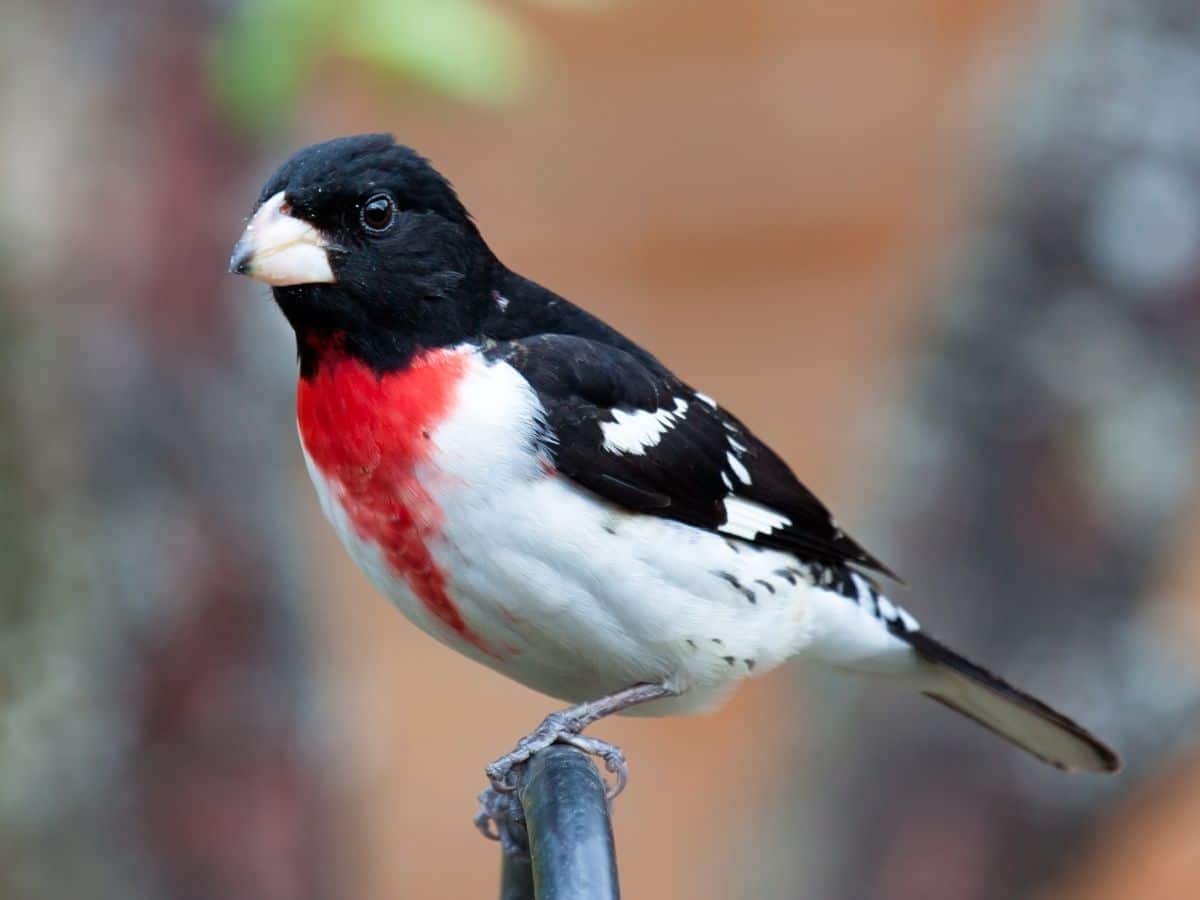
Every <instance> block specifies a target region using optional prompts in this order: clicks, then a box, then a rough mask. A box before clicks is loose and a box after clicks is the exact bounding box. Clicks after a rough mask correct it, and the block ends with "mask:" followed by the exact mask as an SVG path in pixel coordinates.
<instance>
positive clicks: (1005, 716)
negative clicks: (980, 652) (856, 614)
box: [903, 631, 1121, 772]
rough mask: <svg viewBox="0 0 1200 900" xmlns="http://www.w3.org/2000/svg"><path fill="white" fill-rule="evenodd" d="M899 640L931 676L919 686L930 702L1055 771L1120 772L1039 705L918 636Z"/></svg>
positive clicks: (1104, 752) (1101, 748) (1113, 757)
mask: <svg viewBox="0 0 1200 900" xmlns="http://www.w3.org/2000/svg"><path fill="white" fill-rule="evenodd" d="M903 638H904V640H905V641H906V642H907V643H909V644H911V645H912V648H913V649H914V650H915V651H916V652H917V654H918V655H919V656H920V657H921V658H922V660H923V661H924V662H926V663H928V664H929V665H930V666H931V667H932V669H933V671H934V675H935V677H934V679H933V680H932V681H931V683H930V684H929V685H927V686H925V687H924V693H925V695H926V696H927V697H929V698H930V699H932V700H936V701H937V702H938V703H941V704H943V705H945V706H948V707H950V708H951V709H953V710H954V711H955V712H958V713H961V714H962V715H964V716H967V717H968V718H971V719H974V720H975V721H976V722H978V723H979V724H980V725H982V726H984V727H985V728H987V729H990V730H991V731H993V732H995V733H996V734H998V735H999V736H1000V737H1002V738H1004V739H1005V740H1006V741H1009V742H1010V743H1012V744H1015V745H1016V746H1018V747H1020V748H1021V749H1022V750H1024V751H1026V752H1027V753H1031V754H1033V755H1034V756H1036V757H1037V758H1038V759H1040V760H1042V761H1043V762H1047V763H1049V764H1050V765H1052V766H1057V767H1058V768H1060V769H1067V770H1082V771H1086V772H1116V771H1118V770H1119V769H1120V768H1121V760H1120V758H1119V757H1118V756H1117V754H1116V753H1115V752H1114V751H1113V750H1112V748H1110V747H1109V746H1108V745H1106V744H1105V743H1104V742H1103V741H1101V740H1100V739H1099V738H1097V737H1096V736H1095V735H1093V734H1092V733H1091V732H1090V731H1088V730H1087V729H1086V728H1084V727H1083V726H1082V725H1080V724H1078V723H1077V722H1073V721H1072V720H1071V719H1069V718H1067V717H1066V716H1064V715H1063V714H1062V713H1060V712H1058V711H1057V710H1054V709H1051V708H1050V707H1049V706H1047V705H1046V704H1045V703H1043V702H1042V701H1040V700H1038V699H1036V698H1034V697H1031V696H1029V695H1028V694H1026V693H1024V692H1023V691H1019V690H1017V689H1016V688H1015V687H1013V686H1012V685H1011V684H1009V683H1008V682H1007V681H1005V680H1004V679H1003V678H1000V677H999V676H997V675H993V674H992V673H991V672H988V671H987V670H986V669H983V668H980V667H979V666H977V665H975V664H974V663H973V662H971V661H970V660H967V659H965V658H963V657H961V656H959V655H958V654H957V653H955V652H954V651H953V650H950V649H949V648H948V647H945V646H943V645H942V644H939V643H938V642H937V641H935V640H933V639H932V638H930V637H928V636H926V635H925V634H924V633H922V632H920V631H915V632H909V633H907V634H905V635H903Z"/></svg>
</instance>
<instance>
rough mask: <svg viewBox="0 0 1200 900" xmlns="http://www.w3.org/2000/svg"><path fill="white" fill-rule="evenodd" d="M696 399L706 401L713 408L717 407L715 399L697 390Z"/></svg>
mask: <svg viewBox="0 0 1200 900" xmlns="http://www.w3.org/2000/svg"><path fill="white" fill-rule="evenodd" d="M696 399H697V400H699V401H700V402H701V403H707V404H708V405H709V406H711V407H712V408H713V409H716V408H717V401H716V400H714V399H713V398H712V397H710V396H708V394H702V393H700V392H699V391H696Z"/></svg>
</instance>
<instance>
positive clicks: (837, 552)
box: [487, 334, 895, 577]
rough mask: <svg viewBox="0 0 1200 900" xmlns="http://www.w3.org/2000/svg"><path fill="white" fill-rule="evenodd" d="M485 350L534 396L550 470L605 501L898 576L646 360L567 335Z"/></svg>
mask: <svg viewBox="0 0 1200 900" xmlns="http://www.w3.org/2000/svg"><path fill="white" fill-rule="evenodd" d="M487 352H488V355H489V357H491V358H493V359H502V360H504V361H506V362H507V363H509V364H510V365H512V366H513V367H514V368H515V369H517V371H519V372H520V373H521V374H522V375H523V376H524V377H525V378H526V379H527V380H528V381H529V383H530V384H531V385H533V388H534V390H535V391H537V394H538V397H539V398H540V400H541V403H542V406H543V407H544V409H545V414H546V425H547V426H548V428H549V431H550V432H551V436H550V439H549V440H548V441H547V449H548V451H549V453H550V454H551V456H552V457H553V460H554V463H555V465H556V466H557V468H558V470H559V471H560V472H561V473H562V474H564V475H566V476H567V477H569V478H571V479H572V480H573V481H575V482H577V483H578V484H580V485H583V486H584V487H586V488H588V489H589V490H591V491H593V492H595V493H596V494H599V495H600V496H601V497H604V498H605V499H607V500H609V501H610V502H612V503H615V504H617V505H619V506H621V507H624V508H625V509H629V510H633V511H636V512H641V513H646V514H649V515H654V516H662V517H664V518H669V519H674V520H676V521H679V522H685V523H687V524H688V525H693V526H696V527H698V528H704V529H707V530H709V531H714V532H718V533H721V534H724V535H727V536H729V537H731V538H736V539H741V540H745V541H749V542H751V543H753V544H756V545H759V546H763V547H770V548H773V549H776V550H784V551H788V552H791V553H794V554H796V555H797V556H799V557H800V558H802V559H804V560H805V561H812V562H822V563H825V564H833V565H844V564H847V563H849V564H853V565H856V566H860V567H863V568H867V569H873V570H875V571H877V572H880V573H882V574H885V575H888V576H890V577H895V576H894V575H892V573H891V572H890V571H889V570H888V569H887V567H886V566H884V565H883V564H882V563H880V562H879V561H878V560H876V559H875V558H874V557H872V556H871V555H870V554H868V553H867V552H866V551H865V550H863V548H862V547H860V546H859V545H858V544H857V543H856V542H855V541H854V540H853V539H851V538H850V537H849V536H847V535H846V534H844V533H843V532H842V531H841V529H840V528H838V526H837V525H836V524H835V522H834V520H833V517H832V516H831V515H830V514H829V510H827V509H826V508H825V506H824V505H823V504H822V503H821V501H820V500H818V499H817V498H816V497H814V496H813V494H812V493H811V492H810V491H809V490H808V489H807V488H806V487H804V485H802V484H801V483H800V482H799V481H798V480H797V478H796V476H795V475H793V474H792V471H791V469H789V468H788V466H787V464H786V463H784V462H783V460H781V459H780V458H779V457H778V456H776V455H775V453H774V452H772V450H771V449H770V448H769V447H767V446H766V445H765V444H763V443H762V442H761V441H759V440H758V439H757V438H755V437H754V435H753V434H751V433H750V432H749V430H747V429H746V427H745V426H744V425H743V424H742V423H741V422H739V421H738V420H737V419H736V418H734V417H733V416H731V415H730V414H729V413H727V412H725V410H723V409H721V408H719V407H718V406H717V404H716V403H715V402H714V401H712V400H711V399H710V398H708V397H706V396H705V395H704V394H701V393H698V392H697V391H695V390H693V389H692V388H690V387H688V386H687V385H686V384H684V383H683V382H682V381H680V380H679V379H678V378H676V377H675V376H674V375H673V374H671V372H670V371H668V370H667V369H666V368H665V367H664V366H662V365H661V364H660V363H658V362H657V360H655V359H654V358H653V357H649V356H648V355H644V356H635V355H633V354H632V353H630V352H628V351H626V350H625V349H623V348H620V347H614V346H612V345H611V344H608V343H600V342H597V341H593V340H589V339H587V338H582V337H576V336H573V335H563V334H543V335H536V336H533V337H527V338H523V339H520V340H513V341H503V342H499V343H496V344H493V345H492V346H491V347H490V348H489V350H488V351H487Z"/></svg>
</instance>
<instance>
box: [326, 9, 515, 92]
mask: <svg viewBox="0 0 1200 900" xmlns="http://www.w3.org/2000/svg"><path fill="white" fill-rule="evenodd" d="M340 45H341V50H342V51H343V52H344V53H345V55H346V56H348V57H350V58H351V59H356V60H359V61H362V62H365V63H367V64H369V65H372V66H375V67H376V68H378V69H380V70H383V71H385V72H391V73H393V74H396V75H399V76H404V77H408V78H412V79H413V80H415V81H417V82H419V83H422V84H424V85H426V86H427V87H429V88H432V89H434V90H437V91H440V92H443V93H446V94H449V95H450V96H454V97H461V98H464V99H468V100H475V101H483V102H495V101H497V100H503V99H507V98H508V97H510V96H512V94H513V93H514V91H515V90H516V88H517V87H518V85H519V83H520V81H521V78H522V76H523V74H524V73H525V66H524V63H525V60H526V58H527V57H528V55H529V53H530V51H531V48H530V46H529V44H528V42H527V41H526V39H525V37H524V35H523V33H522V32H521V30H520V29H519V28H518V27H517V26H516V24H515V23H514V22H513V21H512V20H511V19H510V18H509V17H508V16H507V15H506V14H504V13H502V12H501V11H500V10H498V9H496V8H495V7H493V6H491V5H489V4H488V3H486V2H482V0H405V2H402V3H397V2H395V0H358V9H357V13H356V14H355V15H354V16H350V17H348V18H347V19H346V20H345V21H344V25H343V29H342V33H341V41H340Z"/></svg>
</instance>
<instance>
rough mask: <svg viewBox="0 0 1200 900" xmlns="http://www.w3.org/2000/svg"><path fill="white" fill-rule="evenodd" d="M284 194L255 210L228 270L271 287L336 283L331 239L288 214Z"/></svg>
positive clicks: (235, 248)
mask: <svg viewBox="0 0 1200 900" xmlns="http://www.w3.org/2000/svg"><path fill="white" fill-rule="evenodd" d="M283 193H284V192H283V191H280V192H279V193H278V194H276V195H275V196H273V197H271V198H270V199H268V200H264V201H263V204H262V206H260V207H259V208H258V211H257V212H255V213H254V216H253V217H252V218H251V219H250V224H249V225H247V226H246V230H245V231H244V232H243V233H242V237H241V239H240V240H239V241H238V242H237V246H235V247H234V248H233V255H232V256H231V257H230V258H229V271H230V272H233V273H234V274H237V275H247V276H249V277H250V278H253V279H255V280H256V281H261V282H263V283H265V284H269V285H271V286H272V287H287V286H289V285H296V284H333V283H334V282H335V281H336V280H337V279H335V278H334V277H333V269H332V268H330V265H329V243H328V241H326V240H325V237H324V236H323V235H322V234H321V232H319V231H317V229H316V228H314V227H313V226H312V225H309V224H308V223H307V222H305V221H303V220H302V219H297V218H296V217H295V216H293V215H291V214H290V213H289V210H288V207H287V205H286V203H285V202H284V198H283Z"/></svg>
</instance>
